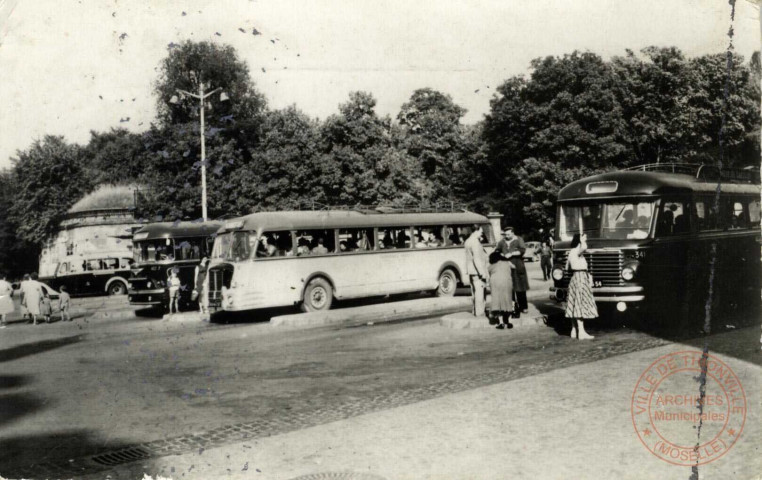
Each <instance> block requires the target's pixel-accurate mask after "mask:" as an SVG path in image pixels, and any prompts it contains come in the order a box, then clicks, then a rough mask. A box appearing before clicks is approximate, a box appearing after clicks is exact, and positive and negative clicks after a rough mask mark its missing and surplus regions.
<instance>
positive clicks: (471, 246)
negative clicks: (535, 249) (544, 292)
mask: <svg viewBox="0 0 762 480" xmlns="http://www.w3.org/2000/svg"><path fill="white" fill-rule="evenodd" d="M501 236H502V238H501V239H500V241H499V242H498V243H497V246H496V247H495V250H494V251H493V252H492V253H491V254H489V255H487V252H486V251H485V250H484V246H483V245H482V238H483V237H484V230H483V228H482V227H481V226H480V225H475V226H474V228H473V232H472V233H471V235H470V236H469V237H468V240H466V243H465V245H464V246H465V250H466V270H467V274H468V276H469V279H470V284H471V294H472V298H473V302H474V303H473V305H474V309H473V314H474V315H480V314H481V313H482V312H485V313H486V314H487V315H488V316H489V317H490V318H492V319H494V320H497V328H498V329H505V328H513V324H512V323H511V322H510V318H511V317H513V318H519V317H520V316H521V314H522V313H527V312H528V311H529V310H528V309H529V304H528V302H527V290H529V277H528V275H527V270H526V266H525V265H524V258H523V257H524V252H525V251H526V245H525V244H524V240H523V239H522V238H521V237H519V236H518V235H516V234H515V232H514V230H513V228H512V227H506V228H505V229H504V230H503V231H502V232H501ZM487 282H489V285H490V290H491V293H492V301H491V302H490V307H489V311H487V310H486V308H485V302H484V290H485V287H486V284H487Z"/></svg>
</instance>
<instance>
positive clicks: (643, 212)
mask: <svg viewBox="0 0 762 480" xmlns="http://www.w3.org/2000/svg"><path fill="white" fill-rule="evenodd" d="M654 209H655V202H654V201H643V202H623V201H621V200H620V201H610V202H599V203H584V204H580V203H573V204H571V203H570V204H562V205H561V212H560V215H559V218H558V234H559V238H560V239H561V240H563V241H569V240H571V239H572V237H573V236H574V234H575V233H581V232H584V233H586V234H587V236H588V238H602V239H642V238H647V237H648V235H649V232H650V230H651V221H652V220H653V216H654Z"/></svg>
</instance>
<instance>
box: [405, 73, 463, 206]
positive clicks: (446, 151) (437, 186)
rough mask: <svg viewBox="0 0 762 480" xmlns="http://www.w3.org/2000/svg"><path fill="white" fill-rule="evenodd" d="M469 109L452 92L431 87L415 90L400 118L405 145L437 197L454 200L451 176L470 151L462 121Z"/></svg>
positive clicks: (435, 197)
mask: <svg viewBox="0 0 762 480" xmlns="http://www.w3.org/2000/svg"><path fill="white" fill-rule="evenodd" d="M465 113H466V110H465V109H464V108H462V107H460V106H458V105H456V104H455V103H454V102H453V101H452V98H451V97H450V96H449V95H446V94H443V93H441V92H438V91H436V90H432V89H430V88H422V89H419V90H416V91H415V92H413V95H412V96H411V97H410V100H409V101H408V102H406V103H405V104H403V105H402V108H401V109H400V112H399V114H398V115H397V120H398V122H399V124H400V125H401V126H402V128H403V138H402V147H403V148H404V149H405V151H406V152H407V154H408V155H410V156H412V157H413V158H415V159H417V160H418V163H419V164H420V165H421V168H422V169H423V174H424V176H425V177H426V179H427V181H428V182H429V183H430V184H431V189H432V195H433V197H434V199H435V200H437V199H438V200H453V199H454V192H453V186H452V179H453V175H454V173H455V171H456V170H457V169H458V165H459V163H461V162H462V161H463V158H464V156H466V155H468V154H469V152H470V144H469V143H468V141H467V138H466V137H467V133H466V130H465V129H464V128H463V126H462V125H461V124H460V120H461V118H462V117H463V115H465Z"/></svg>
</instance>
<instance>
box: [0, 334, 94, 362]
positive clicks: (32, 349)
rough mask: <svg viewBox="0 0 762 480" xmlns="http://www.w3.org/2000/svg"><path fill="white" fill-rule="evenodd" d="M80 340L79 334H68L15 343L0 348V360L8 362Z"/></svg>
mask: <svg viewBox="0 0 762 480" xmlns="http://www.w3.org/2000/svg"><path fill="white" fill-rule="evenodd" d="M80 340H81V336H80V335H70V336H68V337H61V338H54V339H52V340H40V341H37V342H31V343H24V344H21V345H16V346H14V347H10V348H6V349H3V350H0V362H9V361H12V360H18V359H19V358H24V357H28V356H30V355H37V354H38V353H44V352H48V351H50V350H54V349H56V348H60V347H65V346H66V345H72V344H74V343H77V342H79V341H80Z"/></svg>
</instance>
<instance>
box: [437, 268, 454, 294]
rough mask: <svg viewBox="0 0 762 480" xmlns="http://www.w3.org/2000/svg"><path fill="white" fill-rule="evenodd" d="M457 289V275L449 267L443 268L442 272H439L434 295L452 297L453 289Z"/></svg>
mask: <svg viewBox="0 0 762 480" xmlns="http://www.w3.org/2000/svg"><path fill="white" fill-rule="evenodd" d="M457 289H458V276H457V275H455V272H453V271H452V269H450V268H445V269H444V270H442V273H440V274H439V282H438V285H437V290H436V295H437V297H452V296H454V295H455V291H456V290H457Z"/></svg>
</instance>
